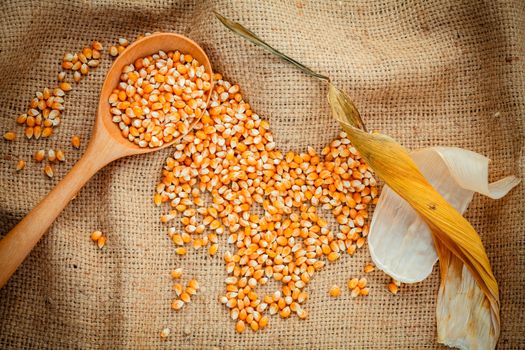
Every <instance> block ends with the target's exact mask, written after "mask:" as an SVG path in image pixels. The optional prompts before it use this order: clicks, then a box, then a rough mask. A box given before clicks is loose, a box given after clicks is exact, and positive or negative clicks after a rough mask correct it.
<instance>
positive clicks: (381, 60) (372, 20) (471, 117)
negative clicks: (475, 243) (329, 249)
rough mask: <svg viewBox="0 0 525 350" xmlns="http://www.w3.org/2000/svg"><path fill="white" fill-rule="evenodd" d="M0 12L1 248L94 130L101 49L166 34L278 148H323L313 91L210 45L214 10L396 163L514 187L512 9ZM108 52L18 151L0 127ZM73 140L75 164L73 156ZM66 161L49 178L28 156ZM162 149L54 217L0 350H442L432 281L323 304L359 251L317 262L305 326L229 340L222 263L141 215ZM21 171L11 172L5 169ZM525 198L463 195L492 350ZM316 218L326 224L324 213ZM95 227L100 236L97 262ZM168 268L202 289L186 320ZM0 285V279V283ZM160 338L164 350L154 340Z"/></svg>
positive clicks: (516, 40) (522, 122)
mask: <svg viewBox="0 0 525 350" xmlns="http://www.w3.org/2000/svg"><path fill="white" fill-rule="evenodd" d="M2 5H3V6H2V11H1V12H0V84H1V86H2V89H0V123H1V124H0V125H1V126H2V133H3V132H5V131H7V130H15V131H16V132H17V133H18V138H17V140H16V141H14V142H5V141H2V142H0V155H1V156H0V169H1V172H0V198H1V199H2V200H1V202H0V233H1V234H5V233H7V232H8V231H9V230H10V228H11V227H13V226H14V225H15V224H16V223H17V222H18V221H19V220H21V219H22V217H23V216H24V215H25V214H26V213H27V212H28V211H29V210H30V209H31V208H32V207H33V206H35V205H36V204H37V202H38V201H39V199H40V198H42V197H43V196H44V195H45V194H46V193H47V192H48V191H49V190H50V189H51V188H52V187H53V186H54V185H55V184H56V183H57V182H58V181H59V179H60V178H62V177H63V176H64V174H65V173H66V172H67V170H68V169H69V168H70V167H71V166H72V165H73V164H74V162H75V161H76V160H77V159H78V158H79V157H80V155H81V153H82V151H84V150H85V148H86V146H87V140H88V139H89V136H90V133H91V129H92V126H93V123H94V117H95V108H96V103H97V101H98V94H99V90H100V88H101V85H102V81H103V78H104V75H105V72H106V71H107V69H108V67H109V66H110V64H111V61H112V60H111V59H110V58H109V55H108V54H107V51H106V49H107V47H108V46H109V45H110V44H113V43H115V42H116V40H117V38H119V37H126V38H128V39H130V40H132V39H134V38H135V37H136V36H137V35H138V34H140V33H144V32H153V31H173V32H177V33H180V34H183V35H186V36H188V37H190V38H192V39H194V40H195V41H197V42H198V43H199V44H201V45H202V46H203V48H204V49H205V50H206V52H207V53H208V55H209V56H210V59H211V61H212V64H213V65H214V69H215V71H217V72H220V73H223V74H224V76H225V78H226V79H227V80H229V81H231V82H235V83H238V84H239V85H240V86H241V90H242V91H241V92H242V93H243V95H244V97H245V99H246V100H248V101H249V102H250V104H251V105H252V106H253V109H254V111H255V112H257V113H258V114H259V115H261V116H263V117H265V118H267V119H268V120H269V121H270V126H271V128H272V131H273V133H274V135H275V138H276V142H277V146H278V147H279V148H280V149H281V150H283V151H288V150H290V149H293V150H296V151H305V150H306V147H307V146H308V145H311V146H313V147H315V148H316V150H317V151H320V150H321V149H322V147H323V146H324V145H326V144H327V143H329V142H330V141H331V140H332V139H333V138H334V137H335V136H336V135H337V133H338V132H339V126H338V124H337V122H336V121H335V119H334V118H333V117H332V116H331V115H330V110H329V107H328V104H327V102H326V93H327V91H326V88H325V87H324V85H323V84H320V83H319V82H318V81H316V80H314V79H312V78H309V77H307V76H305V75H303V74H302V73H300V72H299V71H297V70H296V69H295V68H294V67H292V66H290V65H287V64H285V63H283V62H281V61H280V60H278V59H277V58H274V57H272V56H271V55H270V54H268V53H266V52H264V51H263V50H261V49H258V48H256V47H255V46H253V45H251V44H249V43H247V42H246V41H244V40H242V39H241V38H239V37H237V36H235V35H234V34H232V33H231V32H229V31H228V30H226V29H225V28H224V27H223V26H222V25H221V24H220V23H219V21H218V20H216V19H215V18H214V16H213V15H212V12H211V10H212V9H215V10H218V11H220V12H221V13H222V14H224V15H225V16H227V17H229V18H231V19H233V20H236V21H239V22H240V23H242V24H244V25H245V26H247V27H248V28H250V29H251V30H253V31H254V32H255V33H256V34H258V35H259V36H260V37H261V38H264V40H266V41H267V42H268V43H270V44H271V45H273V46H275V47H276V48H279V49H281V50H282V51H283V52H285V53H287V54H289V55H290V56H292V57H294V58H296V59H298V60H299V61H301V62H303V63H305V64H306V65H308V66H310V67H311V68H312V69H314V70H316V71H318V72H320V73H325V74H326V75H329V76H330V77H332V78H333V79H334V81H335V83H336V84H337V85H338V86H340V87H342V88H344V89H345V91H347V92H348V93H349V95H350V96H351V97H352V98H353V99H354V102H355V104H356V106H357V107H358V108H359V110H360V112H361V114H362V116H363V119H364V120H365V122H366V123H367V127H368V128H369V129H370V130H374V129H376V130H381V131H382V132H383V133H386V134H389V135H391V136H392V137H394V138H396V139H397V140H398V141H399V142H400V143H401V144H403V145H404V146H406V147H407V148H409V149H418V148H422V147H428V146H457V147H461V148H466V149H470V150H473V151H475V152H478V153H481V154H484V155H486V156H488V157H489V158H491V159H492V160H493V162H492V164H491V168H490V175H491V179H496V178H501V177H503V176H505V175H509V174H515V175H516V176H518V177H520V178H522V179H523V177H524V173H525V170H524V166H525V157H524V152H523V151H524V139H525V118H524V114H525V97H524V92H525V2H523V1H520V0H516V1H505V2H496V1H487V2H477V1H467V0H464V1H446V0H439V1H435V0H429V1H423V0H420V1H415V0H408V1H403V2H400V1H390V2H386V3H385V2H384V1H375V0H374V1H369V0H366V1H351V2H345V1H323V2H315V1H311V2H310V1H305V0H301V1H269V2H259V1H243V2H237V1H182V2H170V1H155V2H150V1H145V0H143V1H131V0H128V1H125V0H123V1H109V0H106V1H104V0H98V1H82V2H77V1H56V0H48V1H42V2H33V1H15V0H12V1H3V2H2ZM95 39H96V40H99V41H101V42H102V43H103V44H104V46H105V52H104V56H103V59H102V62H101V65H100V66H99V68H98V69H95V70H93V71H92V72H91V73H90V74H89V75H88V76H87V77H86V78H84V79H83V80H82V81H81V82H80V83H79V84H78V85H76V84H74V83H73V84H74V89H73V91H72V92H70V93H69V95H68V96H66V102H65V106H66V111H65V113H64V116H63V118H62V123H61V125H60V126H59V127H58V128H57V129H56V130H55V132H56V134H55V135H53V136H52V137H51V138H49V139H40V140H37V141H35V140H31V141H27V140H25V139H24V138H23V129H22V128H20V127H18V126H16V125H15V121H14V118H15V117H16V116H17V115H19V114H21V113H24V112H25V109H26V107H27V104H28V103H29V101H30V99H31V98H32V97H33V95H34V93H35V91H37V90H41V89H42V88H44V87H46V86H48V87H51V86H53V85H54V84H55V82H56V74H57V73H58V71H59V66H60V62H61V58H62V55H63V53H64V52H76V51H78V50H80V49H81V48H82V47H83V46H86V45H88V44H90V43H91V41H92V40H95ZM74 134H79V135H81V138H82V145H81V150H74V149H73V148H72V147H71V145H70V140H71V136H72V135H74ZM44 148H45V149H49V148H58V149H63V150H65V152H66V158H67V162H66V164H61V165H56V166H55V167H54V170H55V178H53V179H48V178H47V177H46V176H45V175H44V174H43V173H42V170H41V167H42V164H35V163H34V162H33V161H32V160H31V156H32V154H33V152H34V151H36V150H37V149H44ZM170 152H171V151H170V150H163V151H159V152H156V153H153V154H148V155H144V156H136V157H132V158H128V159H123V160H120V161H117V162H114V163H113V164H111V165H109V166H108V167H106V168H105V169H103V170H102V171H100V172H99V173H98V174H97V175H96V176H95V177H94V178H93V179H92V180H91V181H90V182H89V183H88V184H87V185H86V187H85V188H84V189H83V190H82V191H81V192H80V193H79V195H78V197H77V198H76V199H75V200H74V201H73V202H72V203H71V204H70V205H69V206H68V207H67V209H66V210H65V211H64V212H63V213H62V215H61V216H60V217H59V218H58V219H57V221H56V222H55V224H54V225H53V226H52V228H51V229H50V231H49V233H48V234H47V235H46V236H45V237H44V238H43V239H42V241H41V242H40V243H39V244H38V246H37V247H36V249H35V250H34V251H33V252H32V254H31V255H30V257H29V258H28V259H27V260H26V261H25V263H24V264H23V265H22V266H21V268H20V269H19V270H18V272H17V273H16V274H15V275H14V276H13V278H12V279H11V281H10V282H9V283H8V284H7V285H6V287H5V288H3V289H2V290H0V348H2V349H4V348H5V349H34V348H53V349H57V348H71V349H73V348H79V349H89V348H101V349H103V348H111V349H123V348H136V349H146V348H178V349H192V348H197V349H212V348H214V347H218V348H221V349H247V348H248V349H303V348H306V349H328V348H330V349H334V348H336V349H342V348H345V349H346V348H356V349H398V348H418V349H439V348H444V346H441V345H439V344H437V342H436V321H435V307H436V304H435V303H436V295H437V291H438V285H439V274H438V271H437V267H435V269H434V272H433V274H432V275H431V276H430V277H429V278H428V279H427V280H425V281H423V282H422V283H418V284H415V285H403V286H402V288H401V292H400V293H399V294H398V295H396V296H392V295H391V294H390V293H389V292H388V291H387V289H386V287H385V285H386V283H387V281H388V278H387V276H385V275H384V274H382V273H380V272H379V271H376V272H374V273H371V274H368V275H367V278H368V280H369V284H370V286H371V290H370V296H368V297H367V298H362V299H359V300H355V299H351V297H350V293H349V292H348V291H347V290H343V293H342V296H341V297H340V298H337V299H334V298H329V297H328V294H327V293H328V289H329V288H330V286H331V285H332V284H339V285H342V286H344V285H345V282H346V280H347V279H348V278H350V277H354V276H359V275H362V274H363V273H362V269H363V266H364V265H365V263H366V262H368V261H370V257H369V255H368V252H367V250H366V249H361V250H359V251H358V252H357V253H356V254H355V255H354V256H353V257H350V256H348V255H344V256H343V258H341V259H340V260H338V261H337V262H336V263H334V264H328V265H327V267H326V268H325V269H324V270H323V271H322V272H320V273H318V274H316V276H315V278H314V279H313V280H312V282H311V283H310V286H309V287H308V291H309V293H310V299H309V300H308V301H307V303H306V304H305V308H306V309H307V310H308V312H309V317H308V319H306V320H304V321H303V320H299V319H298V318H297V317H292V318H290V319H287V320H282V319H280V318H279V317H271V318H270V322H269V325H268V328H266V329H265V330H264V331H261V332H257V333H253V332H251V331H247V332H245V333H243V334H242V335H238V334H236V333H235V330H234V323H233V322H232V321H231V319H230V318H229V315H228V313H227V310H226V309H225V308H224V307H223V306H222V305H220V304H219V302H218V301H217V297H218V296H219V294H220V293H221V292H222V291H223V288H224V284H223V279H224V278H225V276H226V273H225V269H224V262H223V260H222V258H221V256H222V254H224V252H225V251H226V250H227V248H228V247H227V245H226V243H225V242H224V240H223V241H222V242H221V245H220V248H219V254H218V255H217V256H216V257H210V256H208V254H207V252H206V251H205V250H199V251H195V250H193V249H191V248H190V249H189V254H188V255H187V256H184V257H179V256H177V255H176V254H175V250H174V249H173V244H172V243H171V242H170V240H169V239H168V238H167V236H166V230H167V228H166V226H165V225H163V224H161V223H160V221H159V216H160V215H161V214H162V212H163V209H160V208H157V207H155V206H154V205H153V203H152V196H153V193H154V186H155V184H156V183H157V181H158V179H159V176H160V170H161V168H162V166H163V165H164V161H165V159H166V157H167V156H168V155H169V154H170ZM19 158H22V159H25V160H26V161H27V166H26V168H25V169H24V170H22V171H21V172H20V173H16V172H15V165H16V162H17V160H18V159H19ZM523 186H524V185H523V183H522V184H520V185H519V186H518V187H517V188H516V189H514V190H513V191H511V192H510V194H509V195H507V196H506V197H505V198H503V199H500V200H497V201H494V200H491V199H488V198H486V197H483V196H480V195H475V197H474V201H473V202H472V204H471V205H470V208H469V210H468V211H467V213H466V216H467V218H468V220H469V221H470V222H471V223H472V224H473V225H474V227H475V228H476V230H477V231H478V232H479V234H480V235H481V237H482V240H483V243H484V245H485V248H486V250H487V253H488V255H489V258H490V261H491V264H492V267H493V270H494V273H495V275H496V278H497V280H498V282H499V286H500V292H501V320H502V323H501V326H502V328H501V337H500V340H499V345H498V347H499V348H500V349H511V348H513V349H515V348H523V347H525V339H524V334H525V319H524V316H523V315H525V298H524V293H525V236H524V234H523V233H524V231H525V230H524V229H525V226H524V225H525V223H524V201H525V200H524V198H525V193H524V190H523ZM326 217H327V218H328V217H329V216H326ZM94 230H101V231H102V232H104V233H105V234H106V235H107V236H108V242H107V245H106V247H105V248H104V249H102V250H99V249H98V248H96V247H95V246H94V245H93V242H91V240H90V239H89V235H90V233H91V232H92V231H94ZM176 267H183V268H184V271H185V276H187V277H188V278H189V277H190V276H193V277H195V278H197V279H198V280H199V283H200V284H201V285H202V286H203V290H202V291H201V292H200V294H198V295H197V296H196V297H195V299H194V301H192V302H191V303H190V304H189V305H187V307H185V308H184V310H182V311H180V312H175V311H173V310H171V309H170V302H171V299H172V298H173V297H174V293H173V291H172V289H171V284H172V282H171V280H170V277H169V272H170V271H171V270H172V269H174V268H176ZM0 268H1V267H0ZM165 327H169V328H171V335H170V336H169V337H168V338H167V339H161V338H160V337H159V332H160V331H161V330H162V329H163V328H165Z"/></svg>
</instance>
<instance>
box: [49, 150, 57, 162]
mask: <svg viewBox="0 0 525 350" xmlns="http://www.w3.org/2000/svg"><path fill="white" fill-rule="evenodd" d="M56 159H57V155H56V152H55V150H53V149H50V150H49V151H47V160H48V161H50V162H54V161H55V160H56Z"/></svg>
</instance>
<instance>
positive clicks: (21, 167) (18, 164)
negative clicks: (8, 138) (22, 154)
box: [16, 159, 26, 171]
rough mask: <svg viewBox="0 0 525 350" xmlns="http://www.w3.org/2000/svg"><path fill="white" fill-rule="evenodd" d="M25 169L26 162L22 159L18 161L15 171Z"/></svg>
mask: <svg viewBox="0 0 525 350" xmlns="http://www.w3.org/2000/svg"><path fill="white" fill-rule="evenodd" d="M25 167H26V161H25V160H23V159H19V160H18V162H17V163H16V171H20V170H22V169H24V168H25Z"/></svg>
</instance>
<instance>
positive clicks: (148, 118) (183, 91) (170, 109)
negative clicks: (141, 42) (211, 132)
mask: <svg viewBox="0 0 525 350" xmlns="http://www.w3.org/2000/svg"><path fill="white" fill-rule="evenodd" d="M210 89H211V82H210V75H209V74H208V73H207V72H206V71H205V68H204V66H203V65H201V64H200V63H199V62H198V61H197V60H196V59H194V58H193V57H192V56H191V55H189V54H184V53H180V52H179V51H175V52H171V51H170V52H164V51H159V52H158V53H156V54H153V55H150V56H147V57H144V58H139V59H137V60H136V61H135V62H134V63H133V64H130V65H127V66H125V67H124V68H123V70H122V74H121V76H120V83H119V85H118V86H117V88H115V89H114V90H113V92H112V94H111V96H110V97H109V103H110V105H111V109H110V111H111V114H112V118H113V122H114V123H116V124H117V125H118V126H119V128H120V130H121V134H122V136H124V137H126V138H127V139H128V140H129V141H130V142H134V143H135V144H137V145H138V146H139V147H160V146H162V145H163V144H164V143H166V142H170V141H172V140H173V139H176V138H177V137H180V136H183V135H185V134H186V133H187V132H188V131H189V130H190V129H191V126H192V124H193V122H194V120H197V119H198V118H199V117H200V116H201V115H202V112H203V111H204V110H205V109H206V97H207V96H208V93H209V91H210Z"/></svg>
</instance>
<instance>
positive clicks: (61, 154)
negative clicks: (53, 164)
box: [55, 149, 66, 162]
mask: <svg viewBox="0 0 525 350" xmlns="http://www.w3.org/2000/svg"><path fill="white" fill-rule="evenodd" d="M55 153H56V158H57V160H58V161H59V162H64V161H65V160H66V157H65V155H64V152H63V151H61V150H59V149H58V150H56V152H55Z"/></svg>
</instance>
